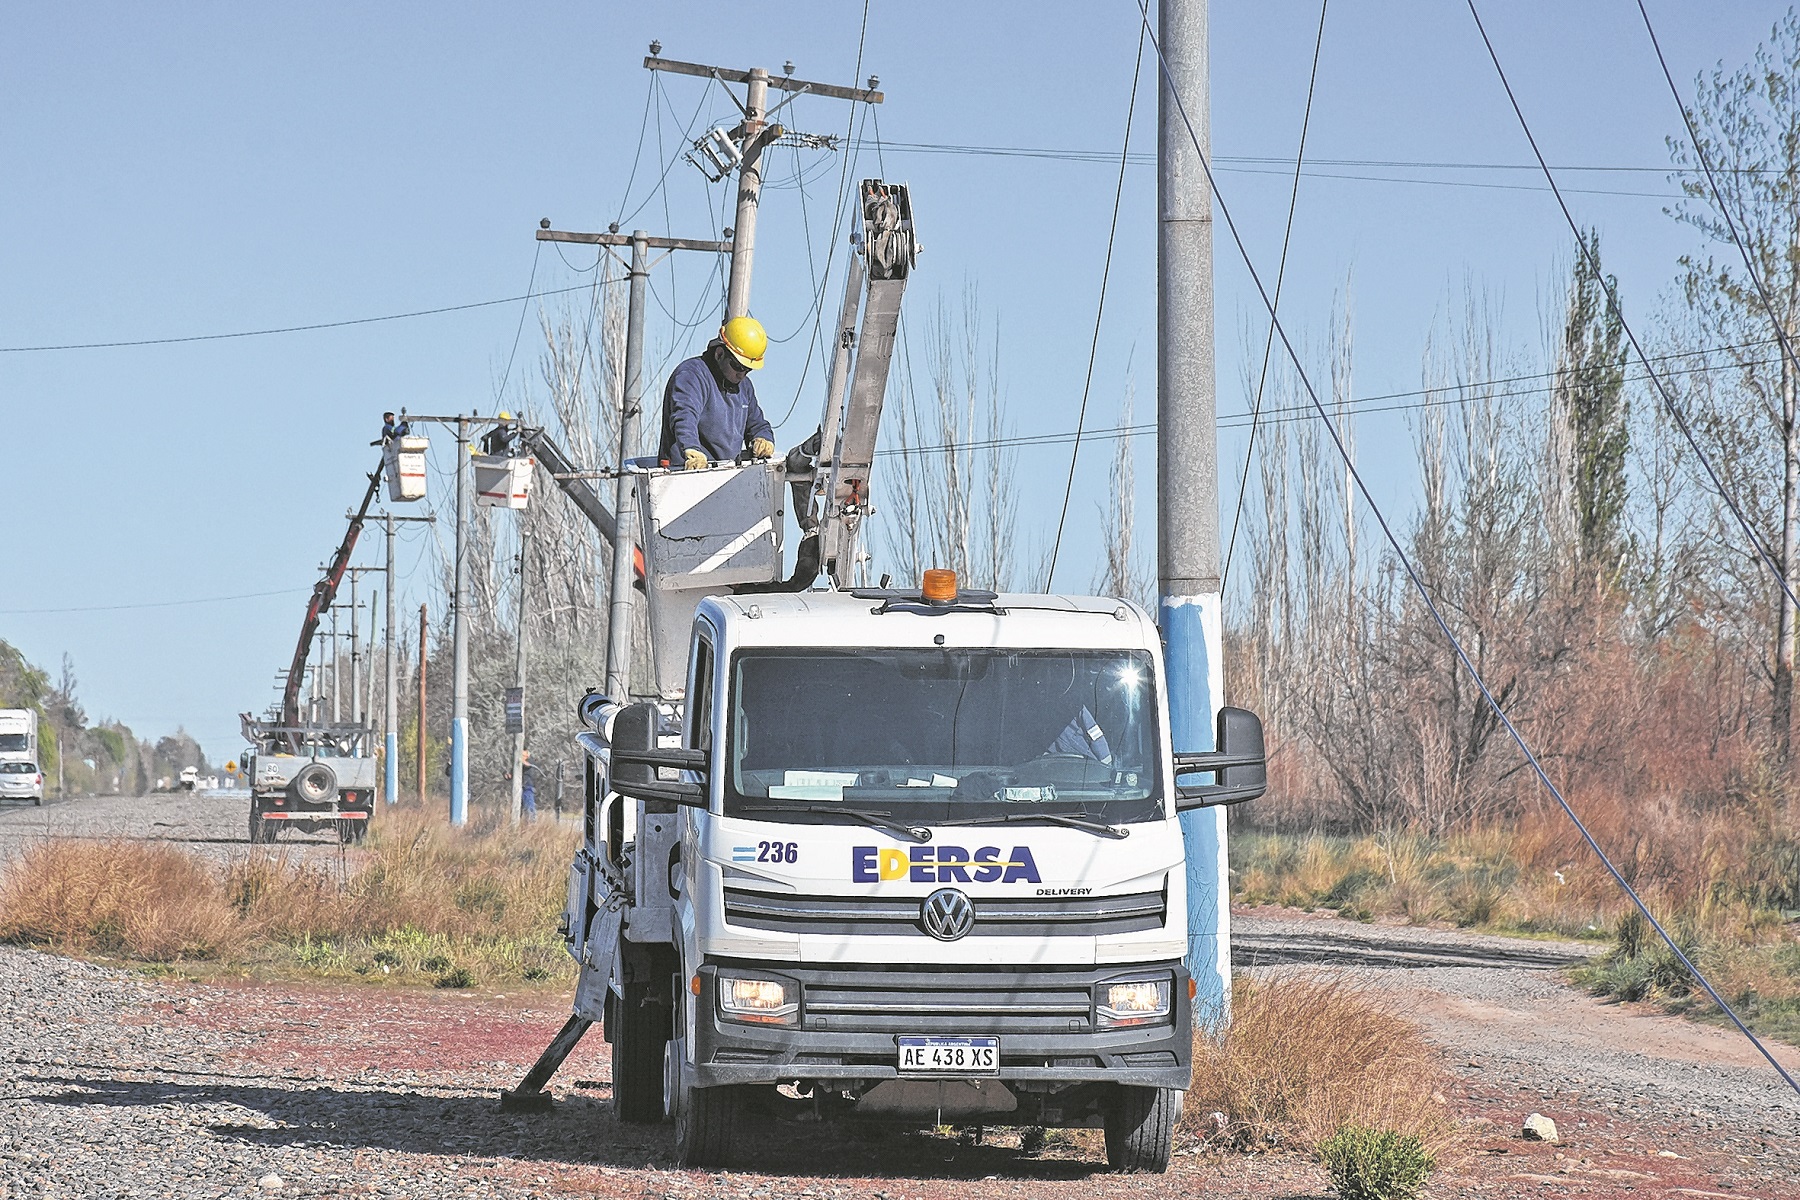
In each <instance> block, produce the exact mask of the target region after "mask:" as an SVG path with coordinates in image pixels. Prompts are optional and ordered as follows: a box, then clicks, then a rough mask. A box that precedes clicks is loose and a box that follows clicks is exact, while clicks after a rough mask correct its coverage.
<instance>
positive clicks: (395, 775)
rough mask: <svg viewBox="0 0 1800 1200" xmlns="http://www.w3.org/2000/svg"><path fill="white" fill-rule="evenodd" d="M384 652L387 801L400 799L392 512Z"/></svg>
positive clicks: (383, 790)
mask: <svg viewBox="0 0 1800 1200" xmlns="http://www.w3.org/2000/svg"><path fill="white" fill-rule="evenodd" d="M386 533H387V653H386V660H385V661H384V662H383V663H382V667H383V670H382V680H383V693H382V694H383V698H384V699H385V700H386V703H385V704H383V705H382V708H383V709H384V710H385V711H384V712H383V713H382V722H381V724H382V733H383V734H384V736H383V738H382V747H381V748H382V752H383V754H384V755H385V761H384V763H383V766H384V768H385V769H384V770H383V771H382V777H381V794H382V796H383V798H385V799H386V800H387V802H388V803H389V804H393V803H395V802H397V801H398V800H399V798H400V688H399V680H398V678H397V676H396V675H395V671H394V638H395V637H396V636H397V634H398V633H399V629H400V625H399V620H398V617H399V614H398V613H397V612H396V611H395V607H394V514H393V513H389V514H388V516H387V530H386Z"/></svg>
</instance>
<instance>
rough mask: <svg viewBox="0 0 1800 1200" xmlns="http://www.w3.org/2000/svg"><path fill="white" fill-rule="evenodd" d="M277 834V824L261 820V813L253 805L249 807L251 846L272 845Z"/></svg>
mask: <svg viewBox="0 0 1800 1200" xmlns="http://www.w3.org/2000/svg"><path fill="white" fill-rule="evenodd" d="M277 832H278V830H277V822H275V821H265V820H263V818H262V812H261V811H260V810H259V809H258V808H257V807H256V806H255V805H254V804H253V805H251V806H250V844H251V845H252V846H268V845H272V844H273V843H274V841H275V835H276V833H277Z"/></svg>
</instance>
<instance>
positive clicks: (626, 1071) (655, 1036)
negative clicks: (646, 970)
mask: <svg viewBox="0 0 1800 1200" xmlns="http://www.w3.org/2000/svg"><path fill="white" fill-rule="evenodd" d="M656 991H657V989H655V988H653V987H652V986H651V985H650V984H647V983H628V984H626V985H625V996H624V998H623V999H622V1000H620V1001H618V1003H617V1005H616V1007H615V1010H614V1015H615V1017H616V1018H617V1019H616V1020H615V1021H614V1023H613V1044H612V1068H613V1069H612V1086H613V1112H614V1113H616V1114H617V1115H618V1118H619V1120H621V1121H623V1122H625V1123H627V1124H630V1125H654V1124H655V1123H657V1122H658V1121H660V1120H662V1118H663V1047H664V1046H666V1045H668V1044H669V1006H668V1005H666V1004H658V1003H656V995H655V993H656Z"/></svg>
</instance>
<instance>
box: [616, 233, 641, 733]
mask: <svg viewBox="0 0 1800 1200" xmlns="http://www.w3.org/2000/svg"><path fill="white" fill-rule="evenodd" d="M649 236H650V235H649V234H647V233H645V232H644V231H643V230H641V229H640V230H637V231H636V232H634V233H633V234H632V235H631V272H630V276H629V279H630V287H629V293H630V300H629V303H628V305H627V308H626V321H625V401H624V404H623V405H622V406H621V407H620V410H619V486H618V490H617V491H616V492H615V493H614V498H613V512H615V513H617V514H618V528H617V531H616V532H615V533H614V534H613V559H612V589H611V591H609V592H608V593H607V600H608V602H609V606H610V607H609V611H608V615H607V618H606V694H607V695H608V696H611V697H612V698H613V699H614V700H615V701H617V702H618V703H620V704H625V703H628V702H629V700H630V698H631V572H632V563H631V556H632V531H633V530H635V529H636V528H637V488H636V487H634V486H633V480H632V478H631V476H630V474H628V473H627V472H626V470H625V463H626V461H627V460H628V459H629V458H630V457H631V453H632V450H633V448H634V447H636V445H637V440H638V419H639V417H640V415H641V414H642V413H643V410H644V292H645V291H646V283H647V282H648V279H649V275H650V267H649V258H648V254H649V249H650V243H649Z"/></svg>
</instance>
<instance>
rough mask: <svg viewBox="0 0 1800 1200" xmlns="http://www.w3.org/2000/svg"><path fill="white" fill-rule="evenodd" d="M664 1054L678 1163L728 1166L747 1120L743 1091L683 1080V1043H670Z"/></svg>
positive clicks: (689, 1165)
mask: <svg viewBox="0 0 1800 1200" xmlns="http://www.w3.org/2000/svg"><path fill="white" fill-rule="evenodd" d="M665 1053H666V1054H667V1055H668V1062H667V1065H666V1066H665V1068H664V1071H663V1078H664V1083H663V1087H664V1090H665V1092H666V1101H665V1102H666V1103H667V1104H668V1106H669V1108H670V1109H671V1111H670V1113H669V1115H670V1116H671V1117H673V1118H674V1119H675V1161H676V1162H677V1163H678V1164H680V1165H681V1166H684V1167H722V1166H725V1165H726V1164H727V1163H729V1162H730V1161H731V1156H732V1151H733V1149H734V1146H735V1143H736V1141H737V1135H738V1127H739V1126H740V1125H741V1124H742V1123H743V1120H744V1099H743V1091H742V1089H740V1088H735V1087H731V1086H725V1087H708V1088H700V1087H694V1086H692V1085H690V1084H689V1083H688V1082H687V1081H686V1080H685V1079H683V1078H682V1071H681V1066H682V1062H683V1061H684V1059H685V1057H686V1052H685V1051H684V1050H683V1049H682V1045H681V1043H680V1042H679V1041H673V1040H672V1041H670V1042H669V1044H668V1048H667V1050H666V1051H665Z"/></svg>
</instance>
